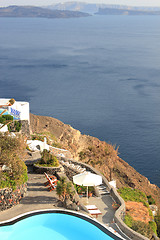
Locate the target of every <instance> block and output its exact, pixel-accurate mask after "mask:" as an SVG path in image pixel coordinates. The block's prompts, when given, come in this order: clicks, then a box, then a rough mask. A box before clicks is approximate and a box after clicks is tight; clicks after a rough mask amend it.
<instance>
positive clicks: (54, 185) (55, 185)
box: [48, 182, 57, 192]
mask: <svg viewBox="0 0 160 240" xmlns="http://www.w3.org/2000/svg"><path fill="white" fill-rule="evenodd" d="M56 187H57V184H54V183H52V182H51V183H50V187H49V188H48V190H49V191H50V192H51V191H53V190H55V189H56Z"/></svg>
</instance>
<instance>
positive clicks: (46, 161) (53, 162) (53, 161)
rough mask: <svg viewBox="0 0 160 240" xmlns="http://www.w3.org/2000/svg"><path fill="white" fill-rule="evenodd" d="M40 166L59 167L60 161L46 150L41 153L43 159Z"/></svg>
mask: <svg viewBox="0 0 160 240" xmlns="http://www.w3.org/2000/svg"><path fill="white" fill-rule="evenodd" d="M38 164H39V165H41V166H45V167H47V166H48V167H58V166H59V161H58V159H57V158H56V156H54V155H53V154H52V153H51V152H50V151H48V150H46V149H44V150H43V152H42V153H41V159H40V160H39V161H38Z"/></svg>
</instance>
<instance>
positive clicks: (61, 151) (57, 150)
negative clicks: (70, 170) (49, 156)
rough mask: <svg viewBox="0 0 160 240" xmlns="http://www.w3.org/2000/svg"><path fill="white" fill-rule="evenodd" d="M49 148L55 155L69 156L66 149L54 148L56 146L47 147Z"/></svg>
mask: <svg viewBox="0 0 160 240" xmlns="http://www.w3.org/2000/svg"><path fill="white" fill-rule="evenodd" d="M49 150H50V151H51V152H52V153H53V154H54V155H55V156H56V157H64V158H71V153H70V152H69V151H68V150H65V149H61V148H56V147H51V146H50V147H49Z"/></svg>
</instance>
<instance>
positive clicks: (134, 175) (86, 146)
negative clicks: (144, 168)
mask: <svg viewBox="0 0 160 240" xmlns="http://www.w3.org/2000/svg"><path fill="white" fill-rule="evenodd" d="M30 120H31V123H30V124H31V131H32V133H43V134H48V133H50V134H51V136H52V139H53V140H54V141H55V142H56V143H58V144H61V146H62V147H63V148H65V149H67V150H69V151H70V152H71V154H72V157H73V158H74V159H76V160H78V161H83V162H85V163H88V164H90V165H92V166H93V167H95V168H96V169H98V170H99V171H100V172H101V173H103V174H104V175H105V177H106V178H107V179H108V180H109V181H110V180H111V179H116V181H117V187H118V188H119V187H122V186H129V187H132V188H137V189H139V190H141V191H143V192H145V193H146V195H152V197H153V198H154V199H155V200H156V203H157V205H158V206H159V207H160V188H159V187H158V186H156V185H154V184H151V183H150V182H149V180H148V179H147V178H146V177H144V176H142V175H141V174H140V173H138V172H137V171H136V170H135V169H134V168H133V167H131V166H130V165H129V164H128V163H126V162H125V161H124V160H122V159H121V158H120V157H119V156H118V149H116V147H115V146H112V145H110V144H108V143H106V142H103V141H100V140H99V139H97V138H95V137H91V136H87V135H82V134H81V133H80V131H78V130H76V129H73V128H72V127H71V126H69V125H67V124H64V123H62V122H61V121H59V120H57V119H54V118H51V117H45V116H37V115H33V114H31V115H30Z"/></svg>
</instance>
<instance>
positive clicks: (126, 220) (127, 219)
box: [124, 214, 134, 228]
mask: <svg viewBox="0 0 160 240" xmlns="http://www.w3.org/2000/svg"><path fill="white" fill-rule="evenodd" d="M133 221H134V220H133V218H132V217H131V216H130V215H129V214H126V215H125V218H124V223H125V224H126V225H127V226H128V227H130V228H131V227H132V224H133Z"/></svg>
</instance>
